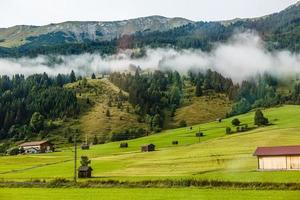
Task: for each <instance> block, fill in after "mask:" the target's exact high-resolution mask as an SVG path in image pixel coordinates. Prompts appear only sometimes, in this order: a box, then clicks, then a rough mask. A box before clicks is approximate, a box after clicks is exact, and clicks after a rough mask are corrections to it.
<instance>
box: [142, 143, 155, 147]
mask: <svg viewBox="0 0 300 200" xmlns="http://www.w3.org/2000/svg"><path fill="white" fill-rule="evenodd" d="M147 146H154V147H155V145H154V144H145V145H143V146H142V147H147Z"/></svg>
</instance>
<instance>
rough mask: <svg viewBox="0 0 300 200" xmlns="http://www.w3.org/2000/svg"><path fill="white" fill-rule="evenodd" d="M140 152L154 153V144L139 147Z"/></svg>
mask: <svg viewBox="0 0 300 200" xmlns="http://www.w3.org/2000/svg"><path fill="white" fill-rule="evenodd" d="M141 151H142V152H147V151H155V145H154V144H147V145H144V146H141Z"/></svg>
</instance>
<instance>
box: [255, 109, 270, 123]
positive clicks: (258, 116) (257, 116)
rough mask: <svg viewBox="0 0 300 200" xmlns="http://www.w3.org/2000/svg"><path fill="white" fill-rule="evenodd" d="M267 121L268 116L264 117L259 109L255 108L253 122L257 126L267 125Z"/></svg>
mask: <svg viewBox="0 0 300 200" xmlns="http://www.w3.org/2000/svg"><path fill="white" fill-rule="evenodd" d="M268 123H269V120H268V118H266V117H264V114H263V113H262V111H261V110H260V109H258V110H256V112H255V116H254V124H255V125H257V126H262V125H267V124H268Z"/></svg>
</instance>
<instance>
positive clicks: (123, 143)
mask: <svg viewBox="0 0 300 200" xmlns="http://www.w3.org/2000/svg"><path fill="white" fill-rule="evenodd" d="M127 147H128V143H127V142H121V143H120V148H127Z"/></svg>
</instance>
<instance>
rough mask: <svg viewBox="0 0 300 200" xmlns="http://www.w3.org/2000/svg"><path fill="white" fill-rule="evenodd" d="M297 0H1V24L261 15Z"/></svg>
mask: <svg viewBox="0 0 300 200" xmlns="http://www.w3.org/2000/svg"><path fill="white" fill-rule="evenodd" d="M296 2H297V0H218V1H217V0H84V1H83V0H0V27H10V26H14V25H21V24H22V25H23V24H25V25H46V24H49V23H59V22H64V21H115V20H124V19H131V18H137V17H144V16H151V15H162V16H166V17H184V18H187V19H190V20H194V21H216V20H228V19H233V18H248V17H259V16H263V15H267V14H271V13H274V12H278V11H280V10H282V9H284V8H286V7H288V6H289V5H291V4H294V3H296Z"/></svg>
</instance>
